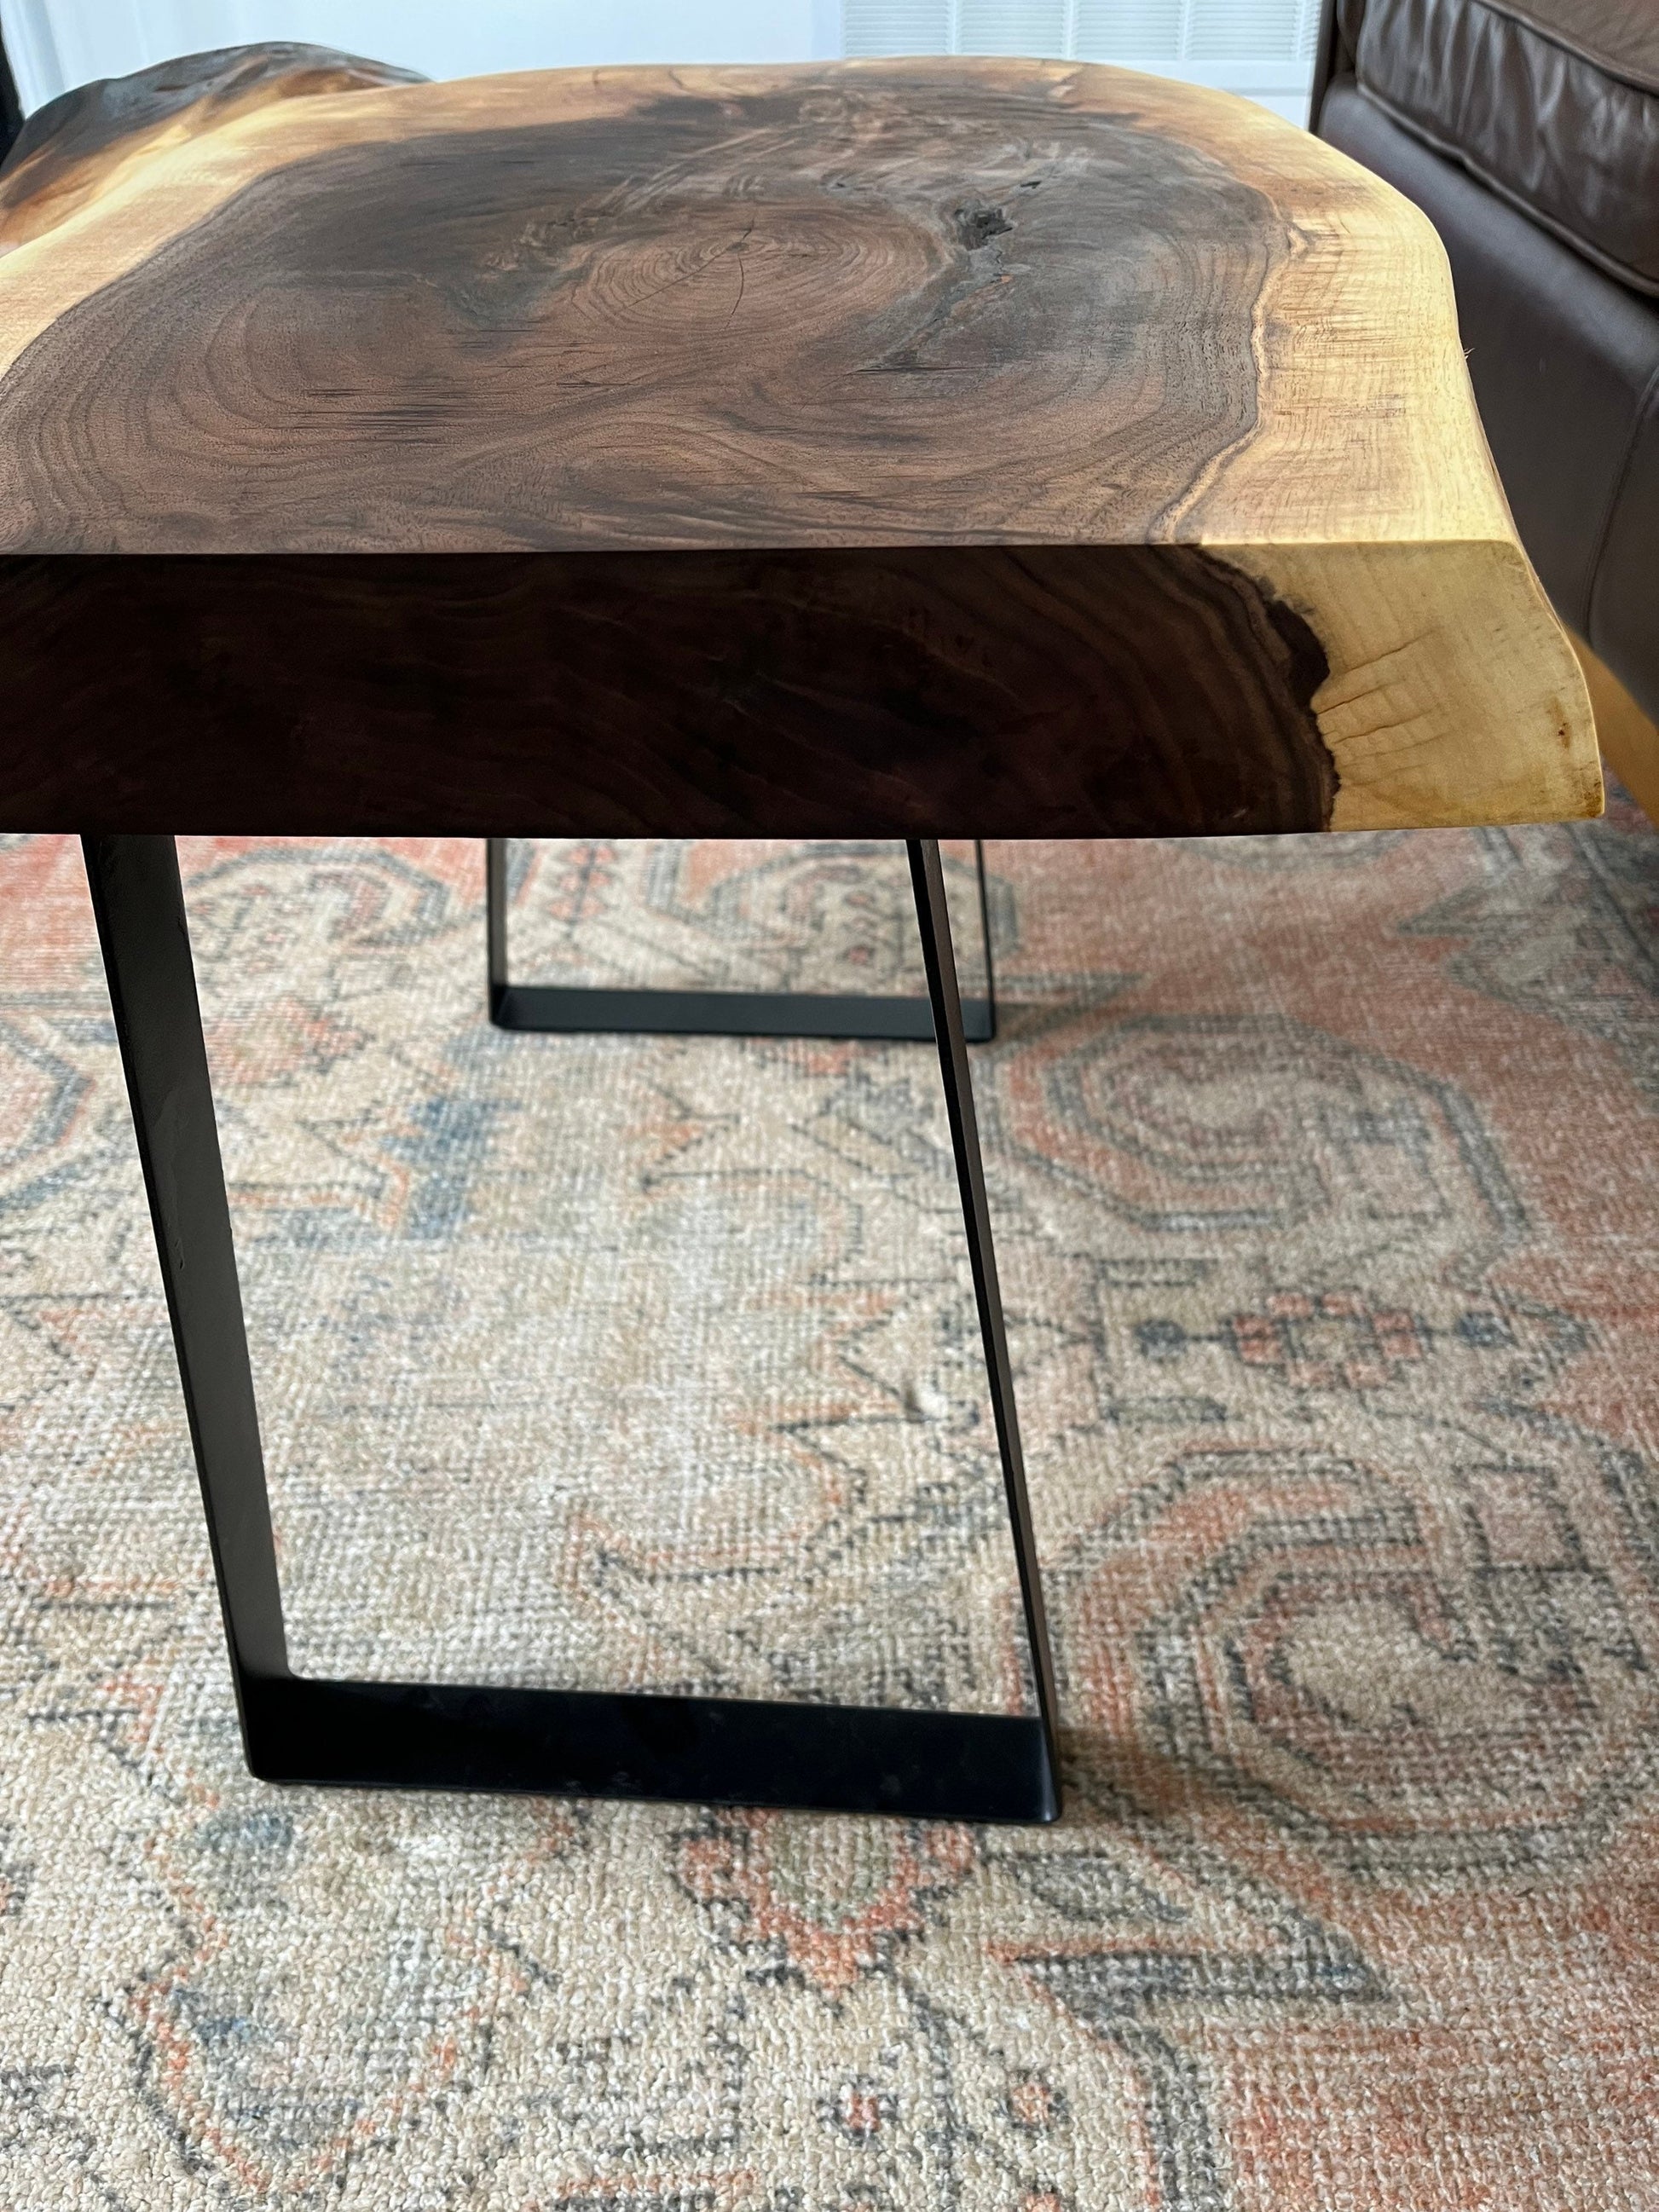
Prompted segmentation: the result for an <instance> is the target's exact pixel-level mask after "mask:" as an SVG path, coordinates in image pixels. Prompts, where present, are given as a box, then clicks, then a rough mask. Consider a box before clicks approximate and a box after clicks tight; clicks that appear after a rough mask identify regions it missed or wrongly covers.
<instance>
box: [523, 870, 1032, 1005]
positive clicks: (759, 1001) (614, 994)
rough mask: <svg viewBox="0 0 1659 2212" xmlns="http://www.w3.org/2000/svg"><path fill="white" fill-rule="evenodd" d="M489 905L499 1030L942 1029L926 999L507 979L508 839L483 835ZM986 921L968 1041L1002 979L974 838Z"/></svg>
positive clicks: (982, 917)
mask: <svg viewBox="0 0 1659 2212" xmlns="http://www.w3.org/2000/svg"><path fill="white" fill-rule="evenodd" d="M484 844H485V860H484V910H485V931H486V941H487V944H488V946H489V1018H490V1020H491V1021H492V1022H494V1023H495V1026H496V1028H497V1029H501V1030H526V1031H537V1032H545V1031H550V1030H551V1031H562V1032H563V1033H564V1034H565V1035H567V1036H568V1035H574V1034H576V1033H578V1032H582V1031H587V1032H592V1031H596V1030H629V1031H638V1032H640V1033H641V1034H652V1033H655V1034H659V1035H662V1036H777V1037H854V1038H866V1039H870V1040H872V1041H876V1042H884V1043H890V1044H902V1043H912V1044H923V1043H926V1042H928V1041H929V1040H930V1039H931V1038H932V1036H933V1006H932V1004H931V1002H930V1001H929V1000H927V999H921V998H902V997H898V996H892V997H886V998H883V997H878V996H874V995H872V994H866V993H858V994H847V995H840V994H829V993H827V992H820V991H648V990H647V991H634V990H607V989H600V988H598V987H588V986H586V985H574V984H549V983H513V982H511V981H508V978H507V839H506V838H505V837H489V838H486V839H485V841H484ZM974 861H975V868H976V870H977V872H978V878H979V923H980V929H981V933H982V936H983V941H984V945H985V996H984V997H983V998H982V999H980V998H972V999H964V1000H963V1002H962V1025H963V1033H964V1034H965V1036H967V1039H968V1042H969V1044H988V1043H989V1042H990V1041H991V1039H992V1038H993V1037H994V1036H995V1035H996V1033H997V1011H996V979H995V975H994V970H993V968H992V963H991V908H990V901H989V898H988V896H987V891H986V887H985V848H984V845H983V844H982V843H981V841H980V840H979V839H978V838H977V837H976V838H975V840H974Z"/></svg>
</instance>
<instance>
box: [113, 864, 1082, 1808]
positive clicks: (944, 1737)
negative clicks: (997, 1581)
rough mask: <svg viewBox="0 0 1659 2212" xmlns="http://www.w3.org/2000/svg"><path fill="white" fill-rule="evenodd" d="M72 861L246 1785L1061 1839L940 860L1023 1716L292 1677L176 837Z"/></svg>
mask: <svg viewBox="0 0 1659 2212" xmlns="http://www.w3.org/2000/svg"><path fill="white" fill-rule="evenodd" d="M82 845H83V848H84V851H85V854H86V861H87V876H88V882H89V884H90V885H91V888H92V898H93V906H94V911H95V913H96V915H97V919H98V933H99V939H100V943H101V945H102V947H103V954H104V966H105V970H106V974H107V975H108V978H109V989H110V999H111V1002H112V1006H113V1008H114V1012H115V1027H116V1034H117V1036H118V1038H119V1041H120V1047H121V1058H122V1063H123V1066H124V1067H125V1072H126V1079H127V1092H128V1097H129V1098H130V1099H131V1104H132V1118H133V1125H134V1127H135V1129H136V1131H137V1139H138V1152H139V1158H140V1160H141V1161H142V1163H143V1172H144V1184H145V1188H146V1190H147V1191H148V1193H149V1205H150V1215H151V1218H152V1221H153V1223H154V1225H155V1243H156V1249H157V1252H158V1254H159V1255H160V1259H161V1278H162V1281H163V1284H164V1285H165V1286H166V1291H167V1311H168V1314H169V1316H170V1317H171V1319H172V1322H173V1344H174V1346H175V1348H176V1350H177V1352H178V1356H179V1377H180V1380H181V1382H182V1383H183V1385H184V1395H185V1408H186V1411H187V1413H188V1415H189V1419H190V1431H191V1442H192V1443H193V1444H194V1446H195V1451H196V1465H197V1474H199V1476H200V1479H201V1486H202V1501H203V1504H204V1507H205V1508H206V1511H207V1522H208V1534H209V1538H210V1542H211V1545H212V1550H213V1565H214V1572H215V1574H216V1577H217V1579H218V1585H219V1601H220V1605H221V1607H222V1612H223V1615H224V1623H225V1634H226V1638H227V1640H228V1644H229V1647H230V1663H231V1674H232V1677H233V1679H234V1684H235V1691H236V1704H237V1711H238V1713H239V1715H240V1720H241V1726H242V1740H243V1743H244V1746H245V1747H246V1754H247V1762H248V1765H249V1766H250V1767H251V1768H252V1771H253V1772H254V1773H255V1774H257V1775H259V1776H261V1777H263V1778H264V1779H265V1780H267V1781H270V1782H305V1783H343V1784H355V1785H356V1786H359V1787H365V1788H378V1787H392V1788H407V1789H425V1790H528V1791H535V1792H548V1793H551V1794H555V1795H574V1796H597V1797H660V1798H678V1799H691V1800H700V1801H702V1802H719V1803H726V1804H750V1805H776V1806H795V1807H801V1808H815V1809H820V1810H827V1811H835V1812H849V1813H850V1812H858V1813H900V1814H909V1815H911V1816H913V1817H917V1818H923V1819H939V1820H944V1819H950V1820H1053V1819H1054V1817H1055V1816H1056V1814H1058V1812H1059V1810H1060V1778H1059V1766H1058V1760H1057V1756H1056V1743H1055V1725H1056V1707H1055V1699H1054V1668H1053V1663H1052V1661H1051V1659H1050V1656H1049V1650H1048V1629H1047V1625H1046V1622H1045V1620H1044V1615H1043V1607H1042V1587H1041V1583H1040V1582H1039V1579H1038V1574H1037V1563H1036V1546H1035V1544H1034V1542H1033V1541H1032V1535H1031V1519H1030V1504H1029V1502H1028V1499H1027V1497H1026V1490H1025V1473H1024V1462H1023V1461H1022V1458H1021V1455H1020V1445H1019V1429H1018V1420H1017V1418H1016V1415H1015V1411H1014V1393H1013V1382H1012V1376H1011V1373H1010V1370H1009V1365H1008V1346H1007V1340H1006V1334H1005V1332H1004V1328H1003V1321H1002V1307H1001V1303H1000V1298H999V1296H998V1291H997V1279H996V1262H995V1258H994V1254H993V1251H992V1246H991V1225H990V1218H989V1214H988V1212H987V1207H986V1201H985V1179H984V1175H983V1171H982V1169H981V1161H980V1151H979V1139H978V1135H977V1133H976V1130H975V1120H974V1102H973V1091H972V1085H971V1081H970V1079H969V1070H968V1054H967V1045H966V1040H965V1038H964V1036H963V1022H962V1008H961V1002H960V1000H959V998H958V995H957V980H956V963H955V961H954V959H953V957H952V954H951V933H950V924H949V921H948V919H947V916H946V912H945V879H944V876H943V873H942V872H941V869H940V866H939V847H938V845H937V844H936V843H934V842H931V841H924V840H920V839H917V840H912V841H911V842H910V846H909V854H910V871H911V879H912V884H913V886H914V889H915V900H916V913H917V917H918V920H919V921H920V923H921V941H922V954H923V958H924V962H925V963H926V967H927V994H928V995H927V1004H928V1007H929V1010H930V1016H931V1019H932V1021H933V1023H934V1024H935V1025H936V1033H937V1036H938V1039H939V1065H940V1068H941V1071H942V1073H943V1075H944V1079H945V1103H946V1106H947V1109H948V1111H949V1116H950V1124H951V1148H952V1151H953V1152H954V1153H955V1157H956V1164H957V1178H958V1181H959V1182H960V1185H961V1190H962V1204H963V1222H964V1225H965V1227H966V1230H967V1236H968V1249H969V1259H970V1261H971V1264H972V1268H973V1277H974V1292H975V1299H976V1301H977V1304H978V1308H979V1319H980V1328H981V1336H982V1338H983V1341H984V1347H985V1356H986V1365H987V1373H988V1377H989V1384H990V1397H991V1407H992V1413H993V1416H994V1421H995V1425H996V1435H997V1443H998V1448H999V1450H1000V1455H1001V1460H1002V1473H1003V1480H1004V1483H1005V1486H1006V1492H1007V1500H1008V1511H1009V1519H1010V1522H1011V1526H1012V1533H1013V1541H1014V1555H1015V1559H1016V1562H1017V1564H1018V1572H1019V1583H1020V1594H1021V1597H1022V1600H1023V1601H1024V1614H1025V1626H1026V1632H1027V1635H1028V1638H1029V1640H1030V1652H1031V1664H1032V1674H1033V1677H1034V1680H1035V1684H1036V1705H1037V1711H1036V1714H1035V1715H1032V1716H1030V1717H1024V1716H1017V1715H1003V1714H988V1713H951V1712H912V1711H895V1710H891V1709H887V1708H869V1707H864V1706H853V1705H793V1704H786V1703H781V1702H778V1701H775V1700H770V1699H739V1698H679V1697H659V1696H654V1695H649V1694H638V1693H632V1692H627V1693H624V1692H609V1691H583V1690H525V1689H507V1688H501V1687H500V1686H489V1685H480V1686H452V1685H449V1684H439V1683H428V1682H357V1681H327V1680H317V1679H314V1678H311V1677H307V1676H302V1675H297V1674H295V1673H294V1672H293V1670H292V1668H290V1667H289V1660H288V1646H287V1641H286V1638H285V1636H284V1633H283V1603H282V1593H281V1590H280V1588H279V1586H278V1582H277V1575H276V1550H275V1547H274V1545H273V1543H272V1539H271V1522H270V1501H269V1498H268V1496H267V1493H266V1489H265V1475H264V1458H263V1456H262V1454H261V1450H260V1443H259V1425H258V1413H257V1411H256V1409H255V1405H254V1395H253V1376H252V1370H251V1369H250V1367H249V1364H248V1352H247V1338H246V1330H245V1328H244V1324H243V1318H242V1302H241V1294H240V1287H239V1285H238V1281H237V1274H236V1257H235V1252H234V1246H233V1244H232V1240H231V1228H230V1210H229V1206H228V1201H227V1199H226V1195H225V1184H224V1174H223V1170H222V1165H221V1162H220V1155H219V1138H218V1132H217V1129H216V1125H215V1121H214V1113H213V1096H212V1092H211V1090H210V1086H209V1079H208V1065H207V1054H206V1048H205V1047H204V1042H203V1038H202V1022H201V1014H200V1011H199V1008H198V1006H197V996H196V978H195V972H194V969H193V968H192V966H191V954H190V939H189V936H188V933H187V930H186V926H185V905H184V894H183V890H182V889H181V886H180V884H179V863H178V858H177V854H176V853H175V851H174V848H173V840H172V839H171V838H170V837H137V836H131V837H88V838H85V839H83V840H82Z"/></svg>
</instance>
